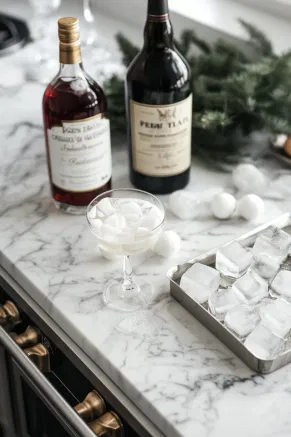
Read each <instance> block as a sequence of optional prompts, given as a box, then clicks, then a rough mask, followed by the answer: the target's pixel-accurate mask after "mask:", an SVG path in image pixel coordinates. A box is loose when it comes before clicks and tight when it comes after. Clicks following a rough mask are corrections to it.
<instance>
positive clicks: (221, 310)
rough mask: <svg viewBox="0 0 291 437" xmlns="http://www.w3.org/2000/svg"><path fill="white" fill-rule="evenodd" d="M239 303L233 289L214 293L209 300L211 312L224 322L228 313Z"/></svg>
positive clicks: (221, 289) (224, 289) (223, 289)
mask: <svg viewBox="0 0 291 437" xmlns="http://www.w3.org/2000/svg"><path fill="white" fill-rule="evenodd" d="M239 303H240V302H239V301H238V300H237V298H236V296H235V294H234V293H233V291H232V289H231V288H220V289H219V290H217V291H214V292H212V293H211V294H210V296H209V299H208V306H209V310H210V311H211V313H212V314H213V315H214V316H215V317H216V318H217V319H218V320H221V321H223V320H224V318H225V316H226V313H227V312H228V311H229V310H231V309H232V308H234V307H235V306H236V305H238V304H239Z"/></svg>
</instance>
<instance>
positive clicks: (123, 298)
mask: <svg viewBox="0 0 291 437" xmlns="http://www.w3.org/2000/svg"><path fill="white" fill-rule="evenodd" d="M122 282H123V279H122V278H120V279H113V280H112V281H110V282H109V283H108V284H107V286H106V288H105V290H104V293H103V300H104V302H105V304H106V305H108V306H109V307H110V308H113V309H116V310H121V311H137V310H139V309H141V308H146V307H147V306H149V305H150V304H151V302H152V301H153V294H154V287H153V285H152V284H151V283H150V282H148V281H146V280H144V279H142V278H134V282H135V284H136V286H137V289H136V290H133V291H132V292H127V293H126V294H125V295H123V290H122Z"/></svg>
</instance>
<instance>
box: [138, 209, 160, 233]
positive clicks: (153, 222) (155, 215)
mask: <svg viewBox="0 0 291 437" xmlns="http://www.w3.org/2000/svg"><path fill="white" fill-rule="evenodd" d="M162 220H163V217H162V214H161V211H160V210H159V209H158V208H157V207H156V206H155V205H152V207H151V208H150V209H147V210H145V211H143V217H142V220H141V226H142V227H145V228H148V229H149V230H150V231H151V230H153V229H155V228H157V227H158V226H159V225H160V224H161V223H162Z"/></svg>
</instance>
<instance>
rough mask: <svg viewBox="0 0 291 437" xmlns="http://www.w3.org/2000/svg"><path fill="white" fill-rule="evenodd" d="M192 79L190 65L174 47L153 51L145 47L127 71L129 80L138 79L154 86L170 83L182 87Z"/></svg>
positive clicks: (172, 86)
mask: <svg viewBox="0 0 291 437" xmlns="http://www.w3.org/2000/svg"><path fill="white" fill-rule="evenodd" d="M190 80H191V70H190V67H189V65H188V63H187V61H186V60H185V59H184V58H183V56H182V55H181V54H180V53H179V52H178V50H176V48H174V47H173V48H166V49H163V50H154V51H151V52H147V51H146V50H145V49H143V50H142V51H141V52H140V53H139V54H138V55H137V56H136V58H135V59H134V60H133V61H132V63H131V64H130V66H129V68H128V71H127V81H128V82H131V81H137V82H140V83H143V84H145V85H148V86H151V87H153V88H158V87H159V86H160V85H163V87H164V86H167V85H168V87H169V88H170V89H172V88H175V87H181V86H183V85H185V84H186V83H187V82H190Z"/></svg>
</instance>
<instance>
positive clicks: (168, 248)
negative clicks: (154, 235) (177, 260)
mask: <svg viewBox="0 0 291 437" xmlns="http://www.w3.org/2000/svg"><path fill="white" fill-rule="evenodd" d="M180 247H181V238H180V237H179V235H178V234H177V233H176V232H174V231H164V232H162V233H161V235H160V238H159V239H158V241H157V243H156V245H155V247H154V251H155V252H156V253H157V254H158V255H161V256H164V257H170V256H171V255H174V254H175V253H177V252H179V250H180Z"/></svg>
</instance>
